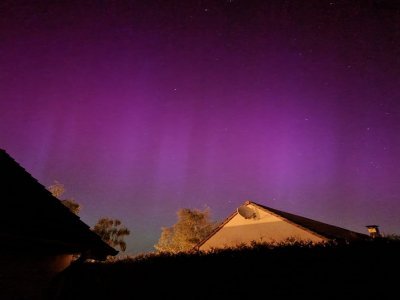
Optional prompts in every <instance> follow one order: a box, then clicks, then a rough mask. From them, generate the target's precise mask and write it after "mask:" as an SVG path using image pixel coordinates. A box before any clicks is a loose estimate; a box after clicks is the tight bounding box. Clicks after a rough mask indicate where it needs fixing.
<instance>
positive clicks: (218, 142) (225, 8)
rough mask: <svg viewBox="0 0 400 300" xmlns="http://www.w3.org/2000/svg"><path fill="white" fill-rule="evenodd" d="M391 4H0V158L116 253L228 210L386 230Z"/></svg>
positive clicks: (399, 88) (395, 183)
mask: <svg viewBox="0 0 400 300" xmlns="http://www.w3.org/2000/svg"><path fill="white" fill-rule="evenodd" d="M396 3H398V2H396V1H388V0H381V1H379V0H375V1H372V0H362V1H361V0H359V1H358V0H357V1H335V0H330V1H325V0H318V1H317V0H307V1H303V0H301V1H300V0H295V1H285V0H281V1H249V0H231V1H228V0H220V1H217V0H215V1H201V0H196V1H193V0H185V1H161V0H159V1H152V0H147V1H18V0H17V1H11V0H5V1H1V3H0V105H1V106H0V148H2V149H4V150H6V151H7V152H8V154H10V155H11V156H12V157H13V158H14V159H15V160H16V161H17V162H18V163H20V164H21V165H22V166H23V167H24V168H25V169H26V170H27V171H28V172H29V173H30V174H31V175H32V176H33V177H35V178H36V179H37V180H38V181H39V182H40V183H41V184H43V185H45V186H49V185H51V184H52V183H53V182H54V181H55V180H57V181H59V182H61V183H63V184H64V185H65V187H66V189H67V192H66V194H65V198H68V197H72V198H74V199H75V200H76V201H77V202H79V203H80V204H81V205H82V211H81V213H80V216H81V219H82V220H83V221H84V222H85V223H87V224H88V225H90V226H93V225H94V224H95V222H96V220H97V219H98V218H100V217H102V216H108V217H114V218H119V219H120V220H121V221H122V222H123V223H124V224H125V225H126V226H127V227H128V228H129V229H130V230H131V236H130V237H129V238H128V240H127V241H128V249H127V253H140V252H147V251H153V250H154V248H153V245H154V244H155V243H156V242H157V241H158V238H159V237H160V234H161V227H163V226H171V225H172V224H174V223H175V222H176V212H177V210H178V209H179V208H184V207H187V208H199V209H203V208H205V207H209V208H210V209H211V212H212V218H213V219H215V220H221V219H224V218H225V217H227V216H228V215H229V214H231V213H232V212H234V211H235V209H236V208H237V207H238V206H239V205H241V204H242V203H243V202H244V201H246V200H252V201H254V202H257V203H260V204H262V205H266V206H270V207H273V208H276V209H280V210H284V211H287V212H291V213H295V214H299V215H302V216H305V217H309V218H313V219H316V220H319V221H323V222H326V223H329V224H333V225H337V226H341V227H344V228H348V229H352V230H355V231H358V232H363V233H367V230H366V228H365V225H370V224H378V225H380V229H381V231H383V232H384V233H387V234H389V233H400V217H399V216H400V184H399V181H400V135H399V133H400V5H399V4H396ZM35 200H36V199H31V201H35Z"/></svg>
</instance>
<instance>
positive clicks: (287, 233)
mask: <svg viewBox="0 0 400 300" xmlns="http://www.w3.org/2000/svg"><path fill="white" fill-rule="evenodd" d="M288 238H294V239H296V240H304V241H311V242H314V243H319V242H324V241H330V240H335V241H352V240H356V239H366V238H369V236H368V235H365V234H361V233H358V232H354V231H351V230H347V229H344V228H340V227H337V226H333V225H329V224H326V223H322V222H319V221H315V220H312V219H308V218H305V217H301V216H298V215H294V214H291V213H287V212H284V211H280V210H277V209H273V208H270V207H267V206H264V205H261V204H257V203H255V202H251V201H246V202H245V203H244V204H243V205H242V206H240V207H239V208H237V210H236V211H235V212H234V213H233V214H231V215H230V216H229V217H228V218H227V219H226V220H225V221H224V222H222V223H221V225H220V226H218V227H217V228H216V229H215V230H214V231H213V232H212V233H211V234H210V235H209V236H208V237H206V238H205V239H204V240H203V241H202V242H200V243H199V244H198V245H197V246H196V247H195V248H196V249H197V250H201V251H207V250H211V249H213V248H225V247H235V246H237V245H243V244H244V245H250V244H251V243H252V242H267V243H268V242H282V241H285V240H287V239H288Z"/></svg>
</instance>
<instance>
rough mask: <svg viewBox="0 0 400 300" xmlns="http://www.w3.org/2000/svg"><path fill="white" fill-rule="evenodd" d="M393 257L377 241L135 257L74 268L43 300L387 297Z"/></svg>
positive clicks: (396, 245) (389, 247)
mask: <svg viewBox="0 0 400 300" xmlns="http://www.w3.org/2000/svg"><path fill="white" fill-rule="evenodd" d="M399 251H400V241H399V240H390V239H376V240H371V241H363V242H354V243H351V244H335V243H331V244H324V245H315V246H313V245H311V244H308V243H296V242H295V243H292V244H290V245H275V246H270V245H266V244H254V245H253V246H252V247H246V246H243V247H239V248H237V249H225V250H215V251H212V252H210V253H207V254H206V253H201V252H197V253H192V254H189V253H180V254H170V253H169V254H168V253H161V254H148V255H140V256H137V257H135V258H132V259H126V260H121V261H117V262H112V263H110V262H108V263H107V262H106V263H84V264H81V265H74V266H72V267H71V268H69V269H67V270H66V271H65V272H64V273H62V274H60V275H59V276H58V277H57V278H56V279H55V280H54V282H53V285H52V287H51V289H50V291H49V294H50V295H51V297H49V299H51V300H55V299H56V300H67V299H68V300H70V299H71V300H72V299H229V298H233V299H250V298H254V297H259V298H260V299H261V298H262V299H272V297H279V298H280V299H288V298H289V299H363V298H367V299H371V298H375V299H389V298H390V299H393V296H391V297H390V295H392V294H393V293H397V291H396V288H395V287H396V284H397V281H398V277H397V275H396V274H397V273H398V270H399V265H400V262H399V253H400V252H399Z"/></svg>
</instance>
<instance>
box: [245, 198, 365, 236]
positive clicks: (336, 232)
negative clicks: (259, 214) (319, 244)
mask: <svg viewBox="0 0 400 300" xmlns="http://www.w3.org/2000/svg"><path fill="white" fill-rule="evenodd" d="M251 203H253V205H256V206H258V207H260V208H261V209H264V210H266V211H269V212H271V213H273V214H275V215H276V216H279V217H281V218H283V219H286V220H287V221H289V222H292V223H294V224H296V225H298V226H301V227H302V228H304V229H306V230H309V231H311V232H314V233H316V234H318V235H320V236H322V237H325V238H326V239H329V240H345V241H351V240H357V239H365V238H368V237H369V236H368V235H366V234H362V233H358V232H355V231H351V230H348V229H344V228H341V227H338V226H334V225H330V224H326V223H323V222H319V221H316V220H312V219H309V218H305V217H301V216H298V215H295V214H291V213H287V212H284V211H281V210H277V209H274V208H270V207H267V206H264V205H261V204H257V203H254V202H251Z"/></svg>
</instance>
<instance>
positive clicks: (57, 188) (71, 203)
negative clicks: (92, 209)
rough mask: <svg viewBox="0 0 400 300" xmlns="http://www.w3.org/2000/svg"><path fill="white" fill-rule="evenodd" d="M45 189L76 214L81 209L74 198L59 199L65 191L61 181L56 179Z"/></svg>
mask: <svg viewBox="0 0 400 300" xmlns="http://www.w3.org/2000/svg"><path fill="white" fill-rule="evenodd" d="M47 190H48V191H49V192H50V193H51V194H52V195H53V196H54V197H56V198H57V199H58V200H60V201H61V203H62V204H64V205H65V206H66V207H68V208H69V210H70V211H71V212H73V213H74V214H76V215H78V214H79V211H80V210H81V205H80V204H79V203H78V202H76V201H75V200H74V199H72V198H70V199H61V197H62V195H63V194H64V193H65V187H64V185H63V184H62V183H60V182H58V181H57V180H55V181H54V184H52V185H50V186H48V187H47Z"/></svg>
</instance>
